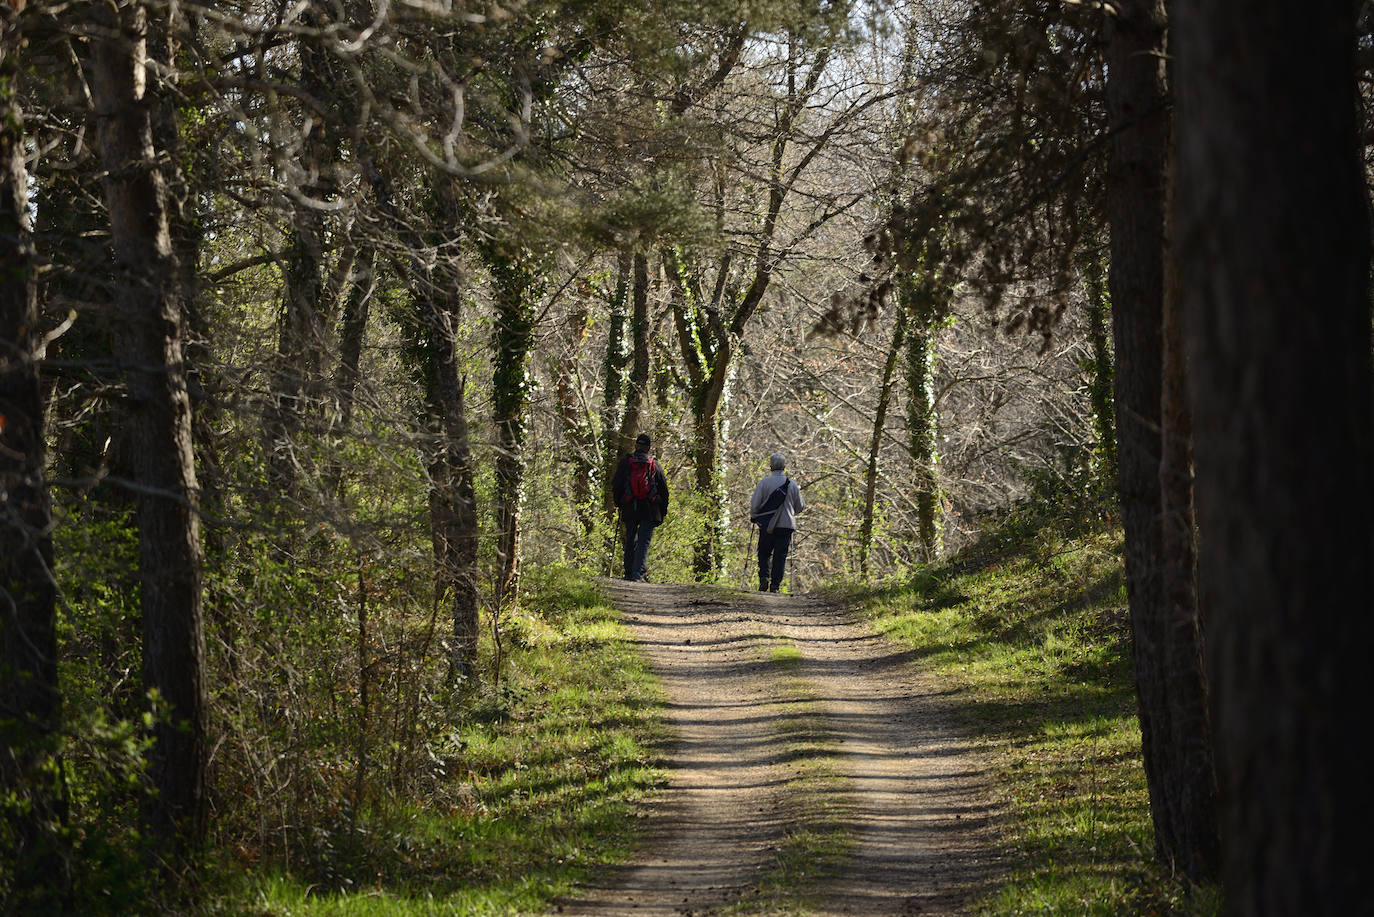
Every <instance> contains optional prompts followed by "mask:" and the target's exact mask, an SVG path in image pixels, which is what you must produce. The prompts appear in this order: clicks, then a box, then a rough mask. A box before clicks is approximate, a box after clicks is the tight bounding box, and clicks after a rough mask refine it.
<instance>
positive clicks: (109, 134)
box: [90, 7, 206, 859]
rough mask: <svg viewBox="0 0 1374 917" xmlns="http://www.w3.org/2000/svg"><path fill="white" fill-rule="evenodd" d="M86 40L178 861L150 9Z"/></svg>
mask: <svg viewBox="0 0 1374 917" xmlns="http://www.w3.org/2000/svg"><path fill="white" fill-rule="evenodd" d="M105 26H106V27H107V28H108V29H109V30H110V32H109V34H108V35H101V36H100V37H99V38H97V39H96V40H95V41H94V42H93V46H92V74H91V81H90V84H91V88H92V91H93V95H94V100H95V104H96V109H97V114H98V117H99V125H100V131H99V138H98V145H99V149H100V157H101V161H102V165H103V166H104V168H105V170H106V180H105V201H106V206H107V208H108V210H109V219H110V242H111V246H112V248H113V252H114V258H115V267H116V272H117V273H116V279H115V287H114V292H115V311H116V314H117V315H118V318H119V333H118V336H117V341H116V343H117V346H118V348H119V349H118V351H117V356H118V359H119V360H120V361H121V362H122V363H123V365H124V366H125V368H126V375H125V379H126V386H127V395H126V409H127V418H128V421H127V423H128V433H129V437H130V441H131V443H133V444H134V446H135V448H133V449H131V450H130V452H131V456H130V459H131V474H132V476H133V481H132V485H133V487H134V488H135V489H136V490H137V493H138V528H139V560H140V564H139V581H140V585H141V601H142V607H143V681H144V686H145V688H146V689H147V690H148V691H155V692H156V693H157V696H158V698H159V710H158V711H157V720H156V725H155V727H154V738H155V741H154V745H153V749H152V753H151V755H150V757H149V764H148V766H149V772H150V776H151V778H152V784H153V787H154V789H155V790H156V792H155V793H153V794H151V795H149V796H148V798H147V799H146V801H145V813H146V817H147V819H148V823H149V828H150V830H151V833H152V834H153V836H154V837H156V838H158V839H159V840H160V841H161V842H162V843H163V845H164V852H166V853H168V854H169V855H170V856H171V857H173V858H174V859H182V858H184V857H186V856H187V855H189V854H191V853H192V852H193V851H194V848H195V847H197V846H198V845H199V842H200V840H201V838H202V836H203V833H204V828H205V762H206V748H205V684H204V678H205V668H204V666H205V663H204V656H205V650H204V638H203V635H202V629H201V565H202V561H201V544H200V529H199V517H198V511H197V499H198V489H197V486H196V475H195V464H194V460H193V457H192V444H191V410H190V399H189V397H188V395H187V389H186V368H185V362H184V359H183V356H182V325H181V322H182V314H181V306H180V303H179V301H178V296H177V294H178V290H179V284H178V279H179V278H178V272H177V264H176V258H175V256H174V255H173V253H172V246H171V239H170V235H169V231H168V219H167V205H166V197H165V190H164V187H163V181H162V174H161V172H160V171H159V168H158V158H157V155H156V151H155V149H154V145H153V135H152V125H151V119H150V115H149V104H148V95H147V92H146V86H145V80H146V79H147V70H146V63H147V61H146V40H147V21H146V13H145V11H144V10H143V9H142V8H140V7H123V8H120V9H119V10H118V11H117V13H116V12H114V11H113V10H112V11H111V15H110V17H109V19H108V21H107V22H106V23H105Z"/></svg>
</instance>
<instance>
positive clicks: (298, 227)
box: [266, 7, 338, 523]
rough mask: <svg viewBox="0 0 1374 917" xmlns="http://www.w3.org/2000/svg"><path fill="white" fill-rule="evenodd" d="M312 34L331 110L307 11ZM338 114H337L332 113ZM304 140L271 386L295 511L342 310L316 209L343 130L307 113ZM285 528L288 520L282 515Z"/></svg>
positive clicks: (310, 81) (282, 488) (329, 187)
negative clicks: (330, 291)
mask: <svg viewBox="0 0 1374 917" xmlns="http://www.w3.org/2000/svg"><path fill="white" fill-rule="evenodd" d="M300 22H301V25H302V26H303V27H304V28H305V30H306V32H305V33H304V34H302V35H301V37H300V40H299V42H298V44H297V50H298V53H299V56H300V86H301V89H302V90H303V91H304V92H305V93H306V94H307V95H308V96H310V97H312V98H316V99H320V100H322V101H324V102H326V103H327V102H329V100H331V99H334V98H336V97H337V93H338V85H337V83H336V77H335V74H334V73H333V72H332V68H331V61H330V58H329V55H328V53H327V52H326V51H325V50H324V49H322V48H321V47H320V46H319V41H320V39H319V37H318V36H316V35H314V34H310V32H311V30H315V29H321V30H322V29H323V28H324V27H325V25H326V23H324V22H322V21H321V16H320V15H319V11H318V10H317V9H315V8H312V7H306V9H305V11H304V13H303V14H302V16H301V19H300ZM331 114H332V113H331ZM303 117H304V118H305V119H306V124H305V130H306V133H305V136H304V138H303V139H302V141H301V149H300V153H299V157H298V159H296V160H293V162H292V165H293V166H298V167H299V173H298V174H297V175H295V176H291V174H290V172H288V173H287V175H288V177H289V178H294V179H295V187H293V188H291V189H290V192H291V193H292V194H293V195H294V199H293V200H292V206H291V212H290V220H291V225H290V231H289V234H288V236H287V239H288V241H287V246H286V259H285V261H286V263H285V267H284V270H283V278H282V279H283V288H282V312H281V319H280V324H279V328H278V342H277V366H276V371H275V373H274V378H273V382H272V397H273V401H274V404H273V409H272V412H271V414H270V415H269V423H268V424H267V427H266V430H267V434H268V439H269V443H268V447H269V450H270V451H269V456H268V479H269V481H270V483H271V485H272V488H273V490H274V492H275V494H276V496H277V499H278V500H279V501H282V502H283V503H284V504H286V505H289V504H290V503H293V502H298V501H299V500H300V497H301V494H300V483H301V482H300V481H299V480H298V477H299V475H298V468H299V464H300V462H299V458H298V456H297V455H296V449H297V440H298V439H299V436H300V433H301V431H302V429H303V428H304V426H305V425H306V423H307V421H308V420H309V419H310V418H311V417H313V416H315V415H316V414H317V413H318V412H319V409H320V407H321V406H322V404H323V401H324V394H325V393H324V391H323V387H324V363H325V353H326V351H327V350H328V342H329V332H330V330H331V326H332V325H333V323H334V309H335V304H334V303H333V302H332V301H331V300H330V299H329V298H327V297H326V295H325V294H326V286H327V284H326V281H325V275H326V268H325V261H326V256H325V251H326V231H327V228H326V224H325V218H324V213H323V211H322V210H321V209H320V208H319V207H318V206H316V205H315V204H314V202H315V201H322V200H327V199H329V198H330V197H332V196H333V195H334V193H335V187H334V182H333V179H332V170H331V166H332V163H331V159H332V157H333V155H334V147H335V145H336V142H337V141H336V140H335V139H334V137H333V135H334V133H335V132H336V130H337V129H338V124H337V123H336V122H337V120H338V119H337V117H329V116H322V115H320V114H318V113H317V112H315V111H314V110H313V109H310V110H307V111H306V112H305V113H304V114H303ZM278 519H279V521H281V522H283V523H285V522H287V521H288V516H287V515H284V514H282V513H279V514H278Z"/></svg>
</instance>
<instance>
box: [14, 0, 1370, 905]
mask: <svg viewBox="0 0 1374 917" xmlns="http://www.w3.org/2000/svg"><path fill="white" fill-rule="evenodd" d="M1371 91H1374V6H1371V4H1369V3H1367V2H1364V0H1358V2H1350V0H1347V2H1341V3H1330V2H1309V3H1297V2H1294V0H1263V2H1256V0H1248V2H1245V0H1103V2H1097V0H1039V2H1019V3H1018V2H1012V0H692V2H687V0H647V2H641V3H627V2H624V0H294V2H289V3H288V2H279V0H221V2H215V3H208V2H198V0H27V2H26V0H3V2H0V275H3V280H0V733H3V736H4V743H3V748H0V814H2V815H3V817H0V850H3V856H0V901H3V902H4V907H3V910H4V913H6V914H9V913H14V914H68V913H70V914H106V913H109V914H115V913H199V912H205V913H211V912H215V913H244V914H247V913H255V914H267V913H272V914H278V913H285V912H284V911H282V912H279V911H272V910H269V909H262V908H260V909H259V910H256V911H250V910H246V909H245V910H243V911H237V910H233V909H231V908H228V906H227V905H225V906H221V905H214V906H213V907H211V906H209V905H207V904H206V901H215V900H220V899H222V898H224V897H232V892H223V893H222V894H221V892H219V891H216V890H217V889H224V888H232V887H234V885H233V883H234V882H235V881H238V879H236V878H235V876H238V875H241V874H242V873H245V872H246V873H261V874H272V875H277V874H286V875H304V876H309V877H310V879H309V881H310V882H311V883H312V885H313V886H318V887H320V888H342V887H350V886H352V885H353V884H354V883H359V882H361V883H366V882H368V881H371V880H372V878H373V877H376V881H377V883H378V884H380V883H381V881H382V880H381V878H380V876H381V873H382V872H383V867H381V866H378V865H376V862H377V857H379V856H381V854H378V853H377V852H376V851H377V850H380V849H383V848H385V849H386V850H388V851H392V852H393V853H394V851H395V850H398V849H400V848H401V847H402V846H404V845H400V844H399V843H392V842H391V841H388V840H387V838H388V837H391V836H392V835H393V834H395V835H396V836H399V834H397V833H396V831H394V830H393V829H394V826H396V825H397V824H402V823H404V822H405V821H406V819H407V818H409V817H410V815H408V814H407V813H414V812H417V811H420V810H423V809H430V810H435V811H438V810H439V809H441V808H442V809H445V810H446V811H447V809H448V808H452V809H453V810H455V811H457V810H459V809H462V808H463V807H464V806H467V807H469V808H471V807H472V805H474V804H472V803H471V800H470V799H467V798H466V797H464V796H463V795H462V794H461V793H459V792H458V790H457V789H455V788H454V787H455V786H456V784H455V783H454V779H455V778H452V774H456V773H458V772H460V771H461V770H462V769H463V768H465V767H466V768H468V769H469V771H471V770H472V769H473V768H476V765H475V764H473V760H475V757H476V756H477V755H478V751H476V750H475V749H477V747H478V745H480V742H481V741H483V740H480V739H479V738H474V737H475V736H480V734H481V731H482V730H483V729H484V728H486V726H487V724H489V723H491V722H493V721H496V720H499V719H500V718H501V715H502V714H501V711H502V710H503V709H505V708H504V707H503V705H505V704H508V703H512V702H513V701H511V698H512V697H513V696H514V694H515V693H516V692H515V691H514V689H512V688H511V687H510V683H511V681H512V679H513V678H514V675H513V671H514V669H515V667H517V666H518V665H520V663H519V662H518V661H517V659H518V657H519V654H520V653H521V652H522V650H523V649H524V648H526V647H528V646H530V645H534V644H538V643H539V642H540V640H541V639H544V637H542V636H541V634H544V631H543V630H542V628H544V627H545V626H546V625H545V624H544V623H542V622H543V617H542V615H543V612H542V610H541V608H542V606H541V604H540V603H541V602H543V601H545V598H541V597H547V596H548V595H549V594H550V592H551V590H552V591H556V590H557V589H558V588H559V585H558V584H559V583H561V582H564V577H568V576H573V577H580V578H581V580H579V581H594V580H595V578H597V577H618V576H619V574H620V572H621V571H620V569H619V559H618V558H619V551H620V549H621V548H620V544H619V538H620V537H621V533H620V527H619V524H618V522H617V518H616V511H615V506H614V501H613V498H612V496H611V491H610V488H609V483H610V478H611V475H612V473H613V472H614V470H615V468H616V464H617V462H618V461H619V460H620V458H621V457H622V456H623V455H625V454H626V453H627V452H629V451H631V449H632V448H633V443H634V440H635V437H636V436H637V435H638V434H640V433H647V434H649V435H650V436H651V437H652V441H653V451H654V453H655V455H656V456H657V458H658V461H659V462H660V463H661V464H662V467H663V469H664V471H665V473H666V476H667V480H668V484H669V490H670V492H671V494H672V509H671V512H670V514H669V516H668V518H667V520H666V521H665V522H664V524H663V525H662V526H661V527H660V528H659V530H658V531H657V532H656V533H655V534H654V537H653V547H652V555H651V564H650V569H649V575H650V578H651V579H652V580H653V582H655V583H681V584H689V583H699V584H710V585H712V586H714V587H718V588H739V587H740V586H741V585H743V586H744V587H745V588H751V586H750V580H751V573H750V570H749V568H750V564H751V563H752V558H751V551H752V550H753V541H752V539H753V537H754V530H753V528H752V527H751V525H750V522H749V518H748V513H747V503H748V499H749V494H750V492H751V490H752V488H753V486H754V483H755V481H757V480H758V478H759V476H760V475H762V474H763V473H764V472H765V471H766V470H767V467H768V457H769V455H770V454H771V453H774V452H779V451H780V452H783V453H785V454H786V456H787V462H788V470H789V472H790V473H791V474H792V475H793V476H794V477H795V478H796V480H797V481H798V482H799V484H800V485H801V487H802V488H803V489H804V490H805V493H806V500H807V503H808V504H810V506H811V509H810V511H809V512H808V513H807V514H806V515H805V518H804V524H803V525H802V526H801V527H800V528H799V530H798V533H797V537H796V540H795V541H794V542H793V555H792V557H791V559H790V561H789V563H790V567H789V578H788V580H787V587H786V589H787V591H788V592H789V593H792V594H801V593H808V592H813V591H814V592H823V591H824V590H827V589H833V588H837V587H842V588H846V589H856V588H857V589H864V588H878V587H883V586H886V585H890V584H893V583H907V582H917V581H919V578H920V577H921V576H923V575H926V574H927V573H928V572H929V571H931V570H933V569H936V567H937V565H939V564H942V563H948V562H950V561H951V559H955V558H958V557H959V556H960V552H961V551H965V550H966V549H972V548H974V547H976V546H977V545H979V544H981V543H983V542H981V541H980V539H983V538H984V537H985V535H986V533H987V532H988V531H989V527H990V526H995V525H997V524H999V520H1004V519H1006V518H1007V516H1008V514H1009V513H1014V512H1016V511H1018V509H1023V508H1025V507H1027V506H1046V505H1053V506H1055V507H1066V508H1067V509H1066V510H1065V511H1066V512H1070V513H1071V514H1074V515H1075V516H1076V517H1077V518H1080V519H1086V520H1090V522H1091V525H1092V526H1095V527H1097V529H1099V530H1110V531H1113V532H1117V533H1119V536H1120V542H1119V544H1120V556H1119V557H1117V558H1116V561H1115V562H1116V563H1117V564H1118V565H1120V569H1124V581H1125V596H1124V598H1123V599H1122V603H1123V605H1124V606H1125V609H1126V615H1127V621H1128V630H1129V640H1128V641H1127V648H1126V650H1125V652H1126V653H1128V654H1129V658H1130V665H1131V671H1132V678H1133V690H1134V694H1135V699H1136V701H1135V703H1136V715H1137V717H1138V723H1139V734H1140V742H1139V747H1138V748H1137V749H1136V750H1135V757H1136V758H1137V759H1138V760H1139V761H1140V762H1141V763H1142V764H1143V770H1144V778H1145V784H1146V789H1147V793H1148V811H1149V821H1150V823H1151V828H1152V832H1153V841H1152V844H1153V849H1152V850H1150V851H1148V855H1149V856H1150V857H1151V858H1152V859H1153V860H1155V861H1156V862H1157V863H1158V864H1159V867H1160V868H1161V869H1162V870H1163V871H1164V872H1165V873H1167V874H1169V875H1171V876H1176V877H1179V878H1180V879H1181V880H1183V881H1186V882H1190V883H1197V884H1207V885H1215V886H1216V887H1218V888H1220V889H1221V890H1222V894H1223V897H1224V902H1225V903H1224V909H1225V912H1226V913H1228V914H1246V915H1249V914H1286V915H1296V914H1303V915H1325V914H1333V915H1335V914H1340V915H1349V914H1355V913H1360V912H1362V911H1364V910H1365V909H1367V908H1368V907H1369V902H1370V900H1371V894H1370V892H1369V891H1368V890H1367V888H1366V883H1365V882H1364V880H1363V876H1362V873H1363V864H1362V863H1361V862H1360V861H1361V860H1362V859H1363V857H1362V851H1363V850H1364V849H1365V848H1364V844H1363V841H1364V831H1363V828H1364V824H1363V819H1362V817H1361V816H1362V814H1363V813H1364V812H1366V811H1369V810H1370V809H1371V802H1374V800H1371V799H1370V796H1371V789H1370V786H1369V780H1368V777H1367V774H1366V768H1365V767H1364V766H1363V764H1362V762H1360V761H1359V760H1358V756H1357V755H1355V754H1354V753H1353V751H1352V748H1354V747H1357V746H1358V741H1357V735H1358V728H1359V726H1358V724H1359V723H1360V722H1368V721H1369V714H1368V711H1367V710H1366V709H1365V702H1366V701H1367V699H1368V698H1369V697H1371V696H1374V692H1372V691H1371V688H1374V685H1371V674H1370V673H1371V671H1374V667H1371V666H1370V665H1369V664H1368V660H1367V659H1366V658H1365V650H1366V648H1367V647H1368V646H1370V645H1371V642H1374V641H1371V637H1374V626H1372V625H1371V623H1370V616H1369V614H1368V610H1369V602H1370V599H1369V596H1370V595H1371V589H1372V587H1374V582H1372V581H1371V580H1372V579H1374V527H1371V524H1370V519H1371V513H1372V512H1374V371H1372V370H1371V350H1372V349H1374V334H1372V331H1371V300H1370V276H1369V272H1370V261H1371V243H1370V228H1369V222H1370V209H1369V204H1370V195H1369V191H1370V185H1371V180H1374V172H1372V171H1371V166H1374V158H1372V157H1371V149H1374V146H1372V145H1371V144H1374V108H1372V107H1371V104H1370V103H1371ZM1347 323H1348V324H1347ZM1362 595H1363V596H1365V598H1364V599H1361V598H1360V596H1362ZM1361 609H1364V610H1363V611H1362V610H1361ZM570 639H571V638H570ZM579 641H586V642H587V643H592V642H595V639H594V638H593V637H579V638H576V639H575V640H572V641H571V642H572V643H573V644H576V646H574V649H575V650H576V649H577V648H578V647H581V646H582V645H583V644H582V643H581V642H579ZM577 651H581V650H577ZM587 652H590V650H587ZM616 665H621V663H619V662H617V663H616ZM624 665H626V666H631V663H628V662H627V663H624ZM631 668H632V666H631ZM631 668H626V669H624V672H626V673H629V672H630V671H631ZM625 678H626V679H627V682H626V684H623V685H622V684H620V682H616V685H617V686H616V687H614V688H609V690H613V691H621V692H631V688H630V687H629V686H628V684H629V681H628V680H629V679H631V678H632V676H631V675H630V674H626V675H625ZM633 690H634V691H638V690H640V689H639V688H635V689H633ZM628 696H629V693H625V694H624V697H628ZM635 696H639V695H635ZM644 697H645V698H646V700H645V701H644V703H645V704H649V703H651V700H650V699H647V698H649V695H647V694H646V695H644ZM605 702H606V703H609V701H605ZM608 715H609V714H608ZM617 715H619V714H617ZM626 715H627V716H628V715H629V714H626ZM1352 727H1354V728H1355V730H1356V733H1355V734H1354V735H1352V733H1351V728H1352ZM459 736H469V738H466V739H462V740H461V741H460V740H459V739H458V737H459ZM465 755H466V756H468V758H466V759H465ZM465 760H466V761H467V763H466V764H465V763H464V762H465ZM446 807H447V808H446ZM388 832H391V834H389V833H388ZM417 836H418V835H417ZM412 841H413V843H414V844H421V845H423V844H435V845H439V844H440V843H441V842H440V841H438V840H435V839H433V838H427V839H425V840H424V841H419V840H413V839H411V840H407V841H406V843H407V844H409V843H412ZM452 843H455V844H458V845H460V846H461V845H462V844H463V843H466V842H465V841H462V840H459V841H453V842H452ZM412 855H413V852H408V853H404V854H399V853H398V854H395V856H396V857H398V858H400V859H404V858H405V856H412ZM414 856H418V855H414ZM510 868H511V869H512V870H514V871H518V866H517V865H514V864H512V865H511V867H510ZM226 876H227V877H226ZM215 907H221V908H222V909H221V910H218V911H216V910H214V908H215ZM247 907H248V905H245V908H247ZM455 912H461V911H455ZM474 912H475V911H474ZM331 913H332V912H331ZM360 913H361V912H360ZM368 913H371V912H368ZM417 913H418V912H417ZM426 913H429V912H428V911H426ZM434 913H439V912H438V911H435V912H434ZM443 913H448V912H447V911H444V912H443Z"/></svg>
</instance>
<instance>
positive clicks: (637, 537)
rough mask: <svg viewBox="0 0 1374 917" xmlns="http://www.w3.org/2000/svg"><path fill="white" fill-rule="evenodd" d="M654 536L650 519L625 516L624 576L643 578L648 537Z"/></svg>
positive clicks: (646, 560)
mask: <svg viewBox="0 0 1374 917" xmlns="http://www.w3.org/2000/svg"><path fill="white" fill-rule="evenodd" d="M653 537H654V523H653V521H652V520H650V519H633V518H630V517H628V516H627V517H625V578H626V579H632V580H642V579H644V574H645V573H647V572H648V565H649V539H650V538H653Z"/></svg>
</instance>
